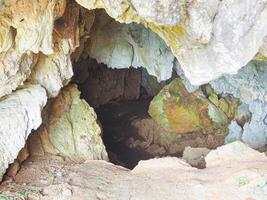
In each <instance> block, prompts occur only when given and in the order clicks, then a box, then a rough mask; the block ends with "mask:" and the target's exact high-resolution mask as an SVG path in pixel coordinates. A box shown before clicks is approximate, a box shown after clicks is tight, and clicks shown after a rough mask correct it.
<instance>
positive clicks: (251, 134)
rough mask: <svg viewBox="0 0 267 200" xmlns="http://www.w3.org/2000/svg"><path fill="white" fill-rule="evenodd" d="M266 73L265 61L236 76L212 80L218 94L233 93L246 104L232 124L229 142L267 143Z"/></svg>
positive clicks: (244, 69)
mask: <svg viewBox="0 0 267 200" xmlns="http://www.w3.org/2000/svg"><path fill="white" fill-rule="evenodd" d="M266 74H267V68H266V62H251V63H250V64H248V65H247V66H245V67H244V68H243V69H241V70H240V71H239V72H238V74H237V75H233V76H231V75H225V76H223V77H221V78H220V79H218V80H215V81H212V82H211V85H212V87H213V88H214V89H215V91H217V92H218V93H222V94H233V95H234V96H235V97H237V98H239V99H240V100H241V101H242V102H243V103H244V104H243V105H241V106H242V107H240V108H239V109H238V110H239V112H238V113H239V114H238V116H237V117H236V120H235V121H233V122H232V123H231V125H230V126H229V129H230V135H229V137H228V138H227V140H226V141H227V142H230V141H233V140H239V139H241V140H243V141H244V142H246V143H248V144H250V146H252V147H254V148H259V147H262V146H264V145H266V144H267V140H266V138H267V132H266V130H267V129H266V128H267V121H266V116H267V95H266V94H267V82H266Z"/></svg>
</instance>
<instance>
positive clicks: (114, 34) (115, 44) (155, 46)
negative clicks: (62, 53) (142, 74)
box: [88, 12, 174, 81]
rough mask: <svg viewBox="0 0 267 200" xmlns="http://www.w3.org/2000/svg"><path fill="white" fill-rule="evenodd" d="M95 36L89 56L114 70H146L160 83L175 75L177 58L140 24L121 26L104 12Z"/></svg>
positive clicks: (98, 22)
mask: <svg viewBox="0 0 267 200" xmlns="http://www.w3.org/2000/svg"><path fill="white" fill-rule="evenodd" d="M95 24H96V26H95V32H92V33H91V45H90V49H89V52H88V53H89V55H90V57H92V58H95V59H96V60H97V61H98V62H99V63H105V64H107V66H108V67H110V68H118V69H120V68H129V67H134V68H138V67H144V68H146V70H147V71H148V73H149V74H150V75H153V76H155V77H157V80H158V81H162V80H166V79H168V78H170V77H171V75H172V68H173V62H174V56H173V54H172V53H171V50H170V49H169V48H168V47H167V46H166V44H165V43H164V41H163V40H162V39H161V38H160V37H159V36H158V35H157V34H155V33H153V32H152V31H150V30H148V29H146V28H145V27H143V26H142V25H138V24H130V25H125V24H120V23H118V22H116V21H115V20H111V19H110V17H108V16H107V15H106V13H104V12H101V13H99V14H98V15H97V17H96V23H95Z"/></svg>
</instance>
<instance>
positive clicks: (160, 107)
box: [149, 79, 211, 133]
mask: <svg viewBox="0 0 267 200" xmlns="http://www.w3.org/2000/svg"><path fill="white" fill-rule="evenodd" d="M208 106H209V105H208V103H207V102H205V100H203V99H201V98H197V97H196V96H195V95H193V94H190V93H188V92H187V91H186V89H185V87H184V85H183V83H182V82H181V80H180V79H175V80H173V81H172V82H171V83H170V84H169V85H168V86H166V87H164V88H163V89H162V91H161V92H160V93H159V94H158V95H157V96H156V97H154V99H153V100H152V101H151V103H150V106H149V114H150V116H151V117H152V118H154V119H155V120H156V122H157V123H158V124H159V125H160V126H161V127H163V128H165V129H167V130H169V131H173V132H178V133H189V132H193V131H198V130H200V129H201V128H205V127H210V126H211V120H210V118H209V115H208Z"/></svg>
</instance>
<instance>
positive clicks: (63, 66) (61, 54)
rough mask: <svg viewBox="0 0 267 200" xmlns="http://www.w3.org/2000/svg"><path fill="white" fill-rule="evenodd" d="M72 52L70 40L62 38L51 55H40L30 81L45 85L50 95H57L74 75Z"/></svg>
mask: <svg viewBox="0 0 267 200" xmlns="http://www.w3.org/2000/svg"><path fill="white" fill-rule="evenodd" d="M70 52H71V44H70V41H69V40H67V39H62V40H61V41H60V44H59V46H58V50H57V51H56V52H54V53H53V54H51V55H49V56H47V55H44V54H40V56H39V59H38V62H37V64H36V66H35V67H34V69H33V71H32V74H31V77H30V81H31V82H32V83H35V84H40V85H41V86H43V87H44V88H45V89H46V91H47V93H48V97H56V96H57V95H58V93H59V91H60V89H61V88H62V87H63V86H65V85H67V84H68V82H69V80H70V78H71V77H72V76H73V70H72V64H71V60H70Z"/></svg>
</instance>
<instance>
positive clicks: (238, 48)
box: [76, 0, 267, 85]
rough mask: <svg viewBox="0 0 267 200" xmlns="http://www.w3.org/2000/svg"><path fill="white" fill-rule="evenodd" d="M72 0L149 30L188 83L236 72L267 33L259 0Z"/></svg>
mask: <svg viewBox="0 0 267 200" xmlns="http://www.w3.org/2000/svg"><path fill="white" fill-rule="evenodd" d="M76 1H77V2H78V3H80V4H81V5H82V6H84V7H86V8H88V9H95V8H104V9H105V10H106V11H107V13H108V14H109V15H110V16H111V17H113V18H115V19H116V20H118V21H120V22H126V23H130V22H138V23H139V22H141V23H143V24H145V25H146V26H147V27H149V28H151V29H152V30H153V31H154V32H156V33H157V34H158V35H159V36H160V37H162V39H163V40H164V41H165V42H166V44H167V45H168V46H169V47H170V48H171V49H172V51H173V53H174V55H175V56H176V58H177V59H178V60H179V62H180V63H181V67H182V69H183V70H184V73H185V76H186V77H187V78H188V79H189V80H190V82H191V83H192V84H194V85H201V84H204V83H207V82H209V81H211V80H213V79H215V78H218V77H219V76H221V75H223V74H235V73H237V71H238V70H239V69H240V68H242V67H243V66H245V65H246V64H247V63H248V62H249V61H251V60H252V59H253V57H254V56H255V55H256V53H257V52H259V50H260V48H261V47H262V45H263V42H264V41H263V40H264V37H265V36H266V35H267V28H266V27H267V20H266V18H267V5H266V1H265V0H244V1H240V0H224V1H219V0H215V1H214V0H209V1H202V0H190V1H185V0H182V1H178V0H176V1H174V0H166V1H164V5H165V6H166V7H165V6H162V7H160V5H162V4H161V3H160V2H159V1H152V2H149V3H145V2H144V1H142V0H135V1H129V0H116V1H109V0H95V1H93V2H92V1H88V0H76ZM169 5H174V7H172V8H174V10H176V15H174V13H175V12H173V11H172V8H171V9H170V8H169V7H168V6H169ZM155 16H157V17H155ZM170 21H171V22H172V23H170ZM179 22H180V23H179ZM177 23H178V25H177ZM170 25H172V26H170ZM174 25H175V26H174Z"/></svg>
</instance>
